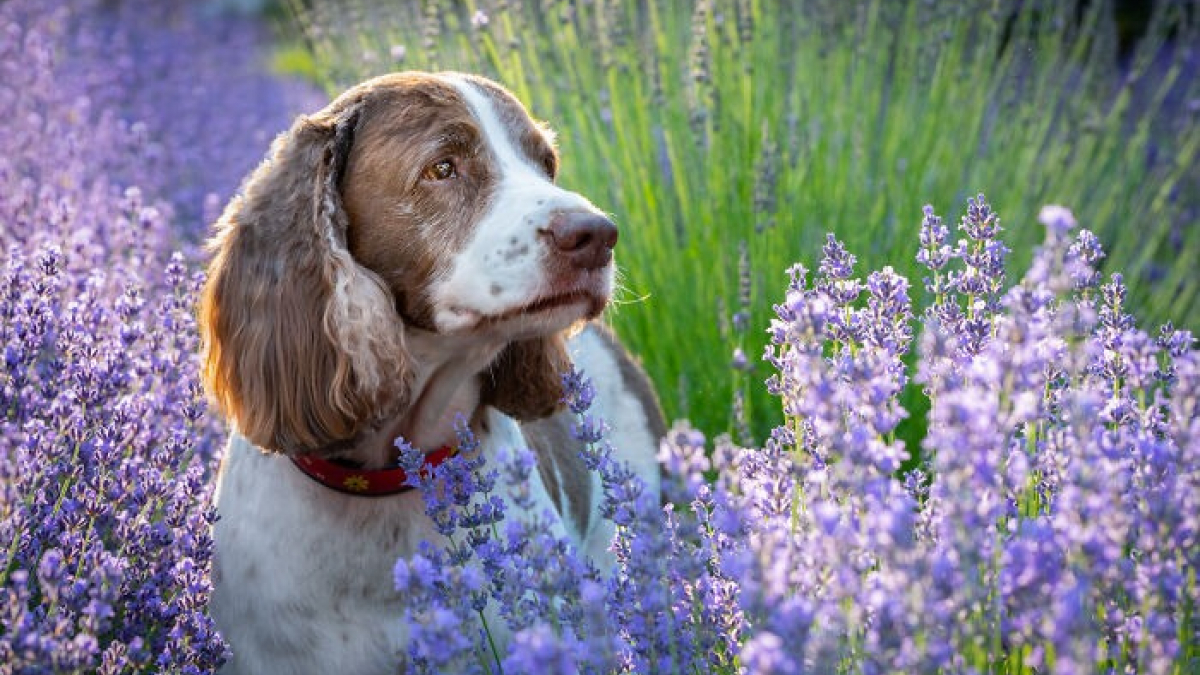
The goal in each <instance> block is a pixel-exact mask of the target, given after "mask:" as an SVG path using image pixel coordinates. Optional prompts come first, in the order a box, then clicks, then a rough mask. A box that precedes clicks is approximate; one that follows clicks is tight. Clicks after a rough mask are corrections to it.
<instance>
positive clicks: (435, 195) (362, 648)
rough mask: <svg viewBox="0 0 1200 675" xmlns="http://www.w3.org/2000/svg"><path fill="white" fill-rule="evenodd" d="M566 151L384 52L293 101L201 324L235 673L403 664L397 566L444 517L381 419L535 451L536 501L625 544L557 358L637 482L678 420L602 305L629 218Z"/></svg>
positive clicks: (506, 99) (421, 433)
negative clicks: (585, 179)
mask: <svg viewBox="0 0 1200 675" xmlns="http://www.w3.org/2000/svg"><path fill="white" fill-rule="evenodd" d="M558 166H559V156H558V153H557V150H556V148H555V144H554V137H553V135H552V133H551V132H550V130H549V129H548V128H547V127H546V126H544V125H542V124H541V123H539V122H536V121H534V120H533V119H532V118H531V117H530V115H529V113H528V112H527V111H526V109H525V108H524V107H523V106H522V104H521V103H520V102H518V101H517V99H516V98H515V97H514V96H513V95H512V94H511V93H509V92H508V91H507V90H505V89H504V88H503V87H501V86H500V85H498V84H496V83H494V82H492V81H489V80H487V79H484V78H480V77H476V76H471V75H466V74H460V73H438V74H430V73H416V72H406V73H395V74H391V75H385V76H382V77H378V78H375V79H372V80H369V81H367V82H364V83H362V84H360V85H358V86H355V87H353V88H351V89H350V90H348V91H346V92H345V93H344V94H342V95H341V96H339V97H338V98H337V99H336V100H334V101H333V102H332V103H330V104H329V105H328V106H327V107H325V108H324V109H323V110H321V111H319V112H317V113H316V114H313V115H310V116H301V117H299V118H298V119H297V120H296V121H295V123H294V124H293V125H292V127H291V128H290V130H288V131H286V132H285V133H283V134H281V135H280V136H279V137H278V138H277V139H276V140H275V141H274V143H273V144H272V146H271V149H270V151H269V153H268V156H267V158H266V159H265V160H264V161H263V162H262V164H260V165H259V167H258V168H257V169H256V170H254V171H253V172H252V173H251V174H250V176H249V177H248V178H247V180H246V182H245V183H244V184H243V186H242V189H241V191H240V194H239V195H238V196H236V197H234V198H233V199H232V200H231V202H230V203H229V204H228V206H227V207H226V209H225V211H224V213H223V215H222V216H221V218H220V219H219V220H218V222H217V224H216V227H215V230H216V232H215V235H214V237H213V238H212V240H211V242H210V251H211V254H212V259H211V263H210V265H209V268H208V276H207V279H206V282H205V286H204V288H203V291H202V293H201V301H200V324H201V335H202V344H203V353H202V361H203V364H202V367H203V378H204V383H205V386H206V389H207V390H208V392H209V393H210V396H211V398H212V399H213V400H214V401H215V404H216V406H217V407H218V409H219V410H220V412H222V413H223V414H224V415H225V416H226V418H227V419H228V420H229V421H230V423H231V427H232V433H231V434H230V438H229V442H228V446H227V448H226V452H225V456H224V459H223V461H222V464H221V468H220V470H219V474H218V476H217V485H216V488H215V493H214V494H215V497H214V499H215V504H216V508H217V513H218V520H217V522H216V523H215V524H214V527H213V537H214V541H215V555H214V563H213V593H212V597H211V612H212V616H213V618H214V620H215V621H216V624H217V627H218V629H219V630H220V631H221V633H222V635H223V636H224V637H225V638H226V640H227V641H228V643H229V645H230V649H231V653H232V656H231V658H230V660H229V662H228V663H227V664H226V665H225V667H224V670H223V672H224V673H226V674H227V675H240V674H253V675H267V674H273V673H281V674H282V673H288V674H291V673H296V674H299V673H319V674H321V675H327V674H328V673H355V674H370V673H395V672H396V671H397V669H398V668H400V670H401V671H403V665H402V656H403V654H404V651H405V647H406V643H407V635H406V630H405V627H404V626H403V625H402V624H403V621H402V615H403V608H404V598H403V597H402V596H401V594H400V593H399V592H397V591H396V590H395V589H394V587H393V585H392V581H391V580H392V569H393V566H394V564H395V562H396V560H397V559H398V558H400V557H407V556H411V555H412V554H413V553H414V552H415V551H416V550H417V547H418V545H419V543H420V542H421V541H422V540H428V541H433V542H436V541H438V540H442V539H443V538H442V537H441V535H439V534H438V533H437V532H436V531H435V530H434V528H433V524H432V523H431V522H430V520H429V518H428V517H427V516H426V515H425V513H424V510H423V501H422V497H421V495H420V494H419V493H418V492H416V491H413V490H411V489H406V488H405V487H404V485H403V471H402V470H399V469H397V468H395V463H396V462H397V458H398V454H397V453H398V451H397V445H396V443H395V440H396V439H397V438H403V439H404V440H405V441H407V442H408V443H410V444H412V445H413V446H415V447H417V448H420V449H421V450H423V451H425V452H426V453H427V454H426V463H427V464H435V463H436V462H438V461H441V459H442V458H444V457H445V456H447V455H449V454H453V453H454V452H455V451H454V447H455V443H456V430H455V424H456V420H467V421H468V424H469V426H470V429H471V430H472V432H473V433H474V435H475V436H476V438H477V439H478V440H479V445H478V448H477V449H476V450H475V452H479V453H482V454H483V455H484V456H485V457H486V458H487V459H488V460H491V461H492V462H493V463H492V466H495V465H496V464H495V462H496V461H498V460H497V456H498V454H499V453H500V452H501V451H504V450H514V449H517V448H529V449H531V450H533V451H534V452H535V454H536V457H537V469H538V470H537V471H536V472H533V475H532V477H531V485H530V490H531V492H532V494H533V497H534V502H535V504H534V508H535V510H536V512H537V513H539V514H540V513H542V511H543V510H544V509H546V508H549V509H552V512H553V513H555V514H557V515H558V518H559V520H558V522H557V523H556V524H555V526H556V527H557V528H558V529H557V533H558V534H560V535H562V536H566V537H568V538H570V539H571V540H572V541H574V543H575V544H576V545H577V546H578V549H579V550H580V551H582V552H583V553H584V554H585V555H587V556H588V557H589V558H590V559H591V560H592V561H593V562H594V563H595V564H596V565H597V566H598V567H599V568H601V569H602V570H603V569H606V568H611V566H612V565H613V561H612V558H611V555H612V554H611V552H610V551H609V546H610V543H611V539H612V536H613V525H612V523H611V522H608V521H606V520H604V519H602V518H600V517H599V515H598V512H597V510H598V506H599V503H600V498H601V490H600V486H599V483H598V479H597V478H596V477H595V476H594V475H592V474H591V473H590V472H588V471H587V470H586V469H585V467H584V466H583V464H582V460H581V458H580V456H579V454H578V451H579V449H580V444H579V442H578V441H575V440H573V439H572V438H571V433H570V424H571V422H572V421H573V417H572V415H571V413H570V412H568V411H565V410H564V409H563V404H562V397H563V391H562V383H561V378H560V375H561V373H563V372H564V371H566V370H568V369H569V368H570V367H571V366H572V364H573V365H574V366H576V367H578V368H579V369H581V370H583V371H584V372H585V373H586V374H587V375H588V376H589V377H590V378H591V379H592V381H593V384H594V387H595V389H596V398H595V403H594V404H593V407H592V412H594V413H596V414H598V415H599V416H601V417H603V418H604V419H605V420H606V421H607V422H608V424H609V426H610V428H611V429H612V433H611V435H610V440H611V443H612V446H613V448H614V452H615V455H616V457H617V459H619V460H621V461H624V462H626V463H628V464H629V466H630V467H631V468H632V469H633V470H634V471H635V472H636V473H637V474H638V475H640V476H641V477H642V479H643V480H645V482H646V484H647V486H648V489H650V490H655V491H657V490H658V489H659V469H658V466H657V464H656V460H655V454H656V453H655V450H656V446H657V442H658V439H659V438H661V437H662V435H663V434H664V433H665V431H666V429H665V426H664V424H663V417H662V413H661V411H660V409H659V405H658V402H657V400H656V399H655V396H654V393H653V389H652V388H651V385H650V383H649V381H648V379H647V378H646V375H645V374H644V372H643V371H642V369H641V368H640V366H639V365H638V363H637V362H635V360H634V359H632V358H631V357H630V356H629V355H628V354H627V353H626V351H625V350H624V349H623V348H622V347H621V346H620V344H619V343H618V342H617V340H616V339H615V338H614V337H613V335H612V333H611V332H610V331H609V330H608V329H606V328H605V327H604V326H603V325H602V324H600V323H599V322H598V321H597V319H598V318H599V317H600V315H601V313H602V311H603V310H604V308H605V306H606V304H607V303H608V301H609V299H610V297H611V295H612V292H613V287H614V273H615V272H614V263H613V247H614V245H615V244H616V241H617V236H618V230H617V228H616V226H615V225H614V224H613V222H612V221H611V220H610V219H609V218H608V217H607V216H606V215H605V214H604V213H603V212H602V211H600V210H599V209H597V208H596V207H595V206H593V205H592V204H591V203H590V202H589V201H588V200H587V199H585V198H584V197H583V196H581V195H579V194H576V193H575V192H571V191H568V190H565V189H563V188H561V187H559V186H558V185H556V184H555V176H556V174H557V172H558ZM397 474H399V475H400V478H399V480H397ZM501 492H503V491H502V490H501ZM508 514H509V516H508V517H515V518H520V517H522V513H521V510H520V509H519V508H518V507H517V506H516V505H514V504H512V503H509V504H508ZM398 664H400V665H399V666H398Z"/></svg>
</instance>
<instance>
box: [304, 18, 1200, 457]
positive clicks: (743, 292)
mask: <svg viewBox="0 0 1200 675" xmlns="http://www.w3.org/2000/svg"><path fill="white" fill-rule="evenodd" d="M292 2H293V3H294V4H293V10H294V11H295V13H296V14H297V15H298V17H299V18H300V25H301V27H302V28H303V30H304V33H305V36H306V42H307V44H308V46H309V48H310V49H311V50H312V53H313V57H314V59H315V62H316V64H317V67H318V68H319V70H320V71H321V72H322V73H323V74H324V77H325V84H326V85H327V86H328V87H329V88H330V89H331V91H332V90H340V89H341V88H342V87H344V86H345V85H347V84H350V83H352V82H355V81H358V80H361V79H363V78H365V77H367V76H371V75H376V74H380V73H383V72H388V71H392V70H399V69H408V68H417V69H430V70H441V69H455V70H465V71H471V72H477V73H480V74H484V75H487V76H490V77H493V78H495V79H497V80H498V81H500V82H502V83H503V84H505V85H506V86H508V87H509V88H511V89H512V90H513V91H514V92H515V93H516V95H517V96H518V97H519V98H521V100H523V101H524V102H525V103H526V104H527V105H528V106H529V108H530V109H531V110H532V111H533V113H534V114H535V115H536V116H539V117H541V118H544V119H547V120H549V121H550V122H551V123H552V126H553V127H554V128H555V129H556V130H557V131H558V134H559V139H560V147H561V149H562V151H563V156H564V164H563V173H562V177H561V182H562V183H563V184H564V185H565V186H567V187H569V188H571V189H576V190H578V191H580V192H582V193H584V194H586V195H587V196H588V197H589V198H590V199H591V200H592V201H593V202H595V203H596V204H597V205H599V206H601V208H605V209H608V210H610V211H611V212H612V213H613V214H614V216H615V219H616V221H617V223H618V224H619V225H620V226H621V244H620V245H619V247H618V262H619V263H620V266H621V269H622V277H621V279H622V282H623V286H624V290H623V292H622V293H621V294H620V296H619V297H618V298H617V301H618V304H617V306H616V307H615V309H614V311H612V312H611V320H612V322H613V324H614V325H615V326H616V328H617V330H618V331H619V332H620V334H621V335H622V337H623V338H624V339H625V341H626V343H627V344H628V345H630V347H631V348H632V349H633V350H634V351H635V352H637V353H638V354H640V355H641V356H642V358H643V359H644V361H645V365H646V367H647V369H648V370H649V372H650V373H651V375H652V376H653V377H654V379H655V380H656V381H657V383H658V387H659V392H660V395H661V396H662V398H663V401H664V404H665V407H666V409H667V413H668V415H669V416H670V417H680V416H685V417H690V418H691V419H693V420H694V421H695V422H696V423H697V425H698V426H699V427H700V428H705V429H709V430H718V429H723V428H728V429H730V430H736V429H737V428H738V427H739V426H743V425H740V424H739V420H737V419H736V417H737V416H736V415H734V414H733V413H732V410H733V408H734V407H735V406H732V405H731V402H732V401H733V400H734V390H735V389H739V390H742V391H743V393H742V395H743V396H745V397H746V405H745V406H744V408H745V409H746V410H747V412H746V420H745V421H746V422H747V423H748V424H747V425H746V426H749V427H750V428H751V429H752V430H753V431H754V433H755V435H757V436H759V437H761V436H762V434H763V433H764V432H765V430H766V429H767V427H768V425H769V424H771V423H773V422H775V421H776V420H775V419H774V418H773V417H772V415H776V414H777V410H778V405H777V403H776V402H774V401H769V400H767V399H768V395H767V394H766V393H765V392H764V391H763V390H762V387H760V386H757V385H758V382H759V381H761V380H762V379H763V378H764V377H765V375H766V368H765V366H764V364H762V363H760V358H759V357H760V355H761V354H762V348H763V345H764V343H765V334H764V333H763V332H762V329H763V328H765V326H766V323H767V320H768V318H769V316H770V315H771V304H772V303H773V302H778V301H779V300H780V299H781V298H780V297H779V295H778V291H777V289H779V288H782V286H783V284H784V281H785V278H786V277H785V276H784V270H785V269H786V268H787V267H788V266H789V265H790V264H791V263H793V262H794V261H797V260H800V261H803V262H805V263H806V264H808V265H809V266H810V267H811V266H812V265H813V264H815V260H816V259H817V257H818V252H819V250H820V246H821V244H822V242H823V241H824V236H825V233H826V232H827V231H833V232H835V233H837V235H838V237H839V238H840V239H841V240H842V241H844V242H845V243H846V245H847V246H848V247H849V248H850V249H851V250H854V251H856V252H858V253H859V254H860V256H861V258H862V260H861V262H860V264H861V265H863V266H865V267H866V268H868V269H875V268H878V267H879V266H881V265H882V264H884V263H885V262H887V263H892V264H895V262H896V261H908V262H907V265H906V266H903V267H902V268H901V269H898V270H897V271H898V272H900V273H901V274H904V275H906V276H909V277H910V279H911V281H912V282H913V286H914V287H915V288H920V279H921V276H922V275H921V273H920V272H919V271H918V270H917V267H916V264H915V262H914V261H913V256H914V254H915V253H916V249H917V243H916V234H917V229H918V225H919V223H920V220H921V207H922V205H924V204H927V203H938V204H951V203H958V204H963V203H964V202H965V201H966V198H967V197H968V196H970V195H973V194H975V193H976V192H978V191H981V190H982V191H986V192H987V194H988V195H989V197H990V199H991V201H992V203H993V204H994V205H995V207H996V209H997V210H998V211H1000V212H1002V213H1005V214H1007V216H1008V220H1006V222H1005V223H1004V226H1005V228H1006V230H1007V233H1006V235H1005V238H1006V240H1007V241H1008V242H1009V243H1010V245H1011V246H1012V247H1013V250H1014V254H1013V255H1012V256H1011V259H1010V265H1011V266H1012V268H1014V269H1024V268H1025V266H1026V265H1027V264H1028V263H1029V257H1030V252H1031V250H1032V247H1033V246H1034V244H1036V243H1037V242H1039V241H1040V240H1041V239H1042V236H1043V232H1042V228H1041V226H1040V225H1038V224H1037V223H1036V219H1035V216H1036V214H1037V212H1038V210H1039V209H1040V207H1041V206H1042V205H1043V204H1046V203H1061V204H1065V205H1067V206H1069V207H1071V208H1072V210H1074V212H1075V213H1076V215H1077V216H1078V218H1079V222H1080V223H1081V224H1082V225H1084V226H1085V227H1089V228H1091V229H1093V230H1094V231H1096V232H1097V233H1098V234H1099V235H1100V237H1101V239H1102V241H1103V242H1104V245H1105V247H1106V248H1107V249H1108V250H1109V251H1110V252H1111V257H1110V260H1109V263H1110V264H1111V265H1113V267H1114V269H1122V270H1124V271H1125V272H1126V274H1127V277H1126V278H1127V280H1128V282H1129V285H1130V287H1131V302H1132V303H1137V304H1136V305H1135V306H1137V307H1139V311H1140V313H1141V314H1142V316H1143V317H1144V318H1145V319H1146V320H1148V321H1149V322H1157V321H1162V320H1165V319H1167V318H1171V319H1173V320H1174V321H1175V323H1176V325H1179V326H1181V327H1183V328H1190V329H1195V328H1197V327H1198V325H1197V324H1198V321H1197V319H1198V318H1200V297H1198V296H1197V291H1198V289H1200V285H1198V283H1197V282H1198V278H1197V275H1196V274H1195V271H1194V269H1193V268H1192V267H1191V266H1190V264H1187V263H1188V262H1190V261H1192V260H1195V259H1196V258H1197V255H1198V254H1200V228H1196V227H1195V226H1194V225H1195V220H1196V217H1197V216H1196V214H1197V212H1198V210H1197V209H1198V202H1200V198H1198V196H1197V195H1198V193H1200V177H1198V175H1197V171H1196V169H1195V166H1196V159H1197V154H1198V153H1200V127H1198V126H1197V125H1196V124H1195V123H1194V117H1191V118H1189V117H1188V115H1189V114H1191V115H1193V116H1194V111H1193V112H1189V111H1188V110H1187V106H1188V105H1191V106H1192V107H1194V106H1195V101H1196V100H1198V97H1200V77H1196V76H1195V74H1194V73H1188V72H1187V71H1186V70H1185V68H1184V62H1185V49H1188V48H1191V49H1195V48H1194V47H1189V45H1196V44H1200V40H1197V27H1196V26H1195V25H1194V22H1195V21H1196V19H1197V18H1198V17H1200V11H1197V9H1198V8H1197V6H1196V3H1195V2H1194V1H1193V0H1189V1H1188V2H1182V3H1157V4H1158V5H1159V6H1160V9H1161V12H1160V13H1159V14H1158V15H1155V16H1153V17H1151V21H1150V25H1149V27H1148V29H1147V32H1146V34H1145V35H1144V36H1143V37H1142V38H1141V40H1140V42H1139V43H1138V45H1137V49H1136V51H1135V52H1134V53H1133V54H1132V55H1131V56H1129V57H1128V58H1127V59H1126V62H1125V63H1123V64H1122V65H1121V66H1118V58H1117V39H1116V29H1115V27H1114V25H1113V21H1112V13H1111V11H1110V9H1111V8H1110V7H1109V6H1108V3H1106V2H1091V3H1089V6H1088V8H1087V9H1085V10H1078V11H1076V10H1075V9H1074V8H1071V7H1069V5H1071V4H1073V3H1062V2H1055V1H1053V0H1041V1H1032V2H1023V3H1006V2H1000V1H999V0H973V1H970V2H958V1H949V0H948V1H945V2H939V1H937V0H929V1H912V2H903V3H902V2H894V1H888V0H864V1H863V2H856V3H847V2H841V1H840V0H792V1H791V2H781V1H773V0H737V1H736V2H732V1H713V0H644V1H642V2H623V1H621V0H593V1H592V2H570V1H568V0H495V1H494V2H480V1H479V0H465V1H464V2H462V3H453V5H451V4H450V3H441V2H436V1H435V0H429V1H428V2H425V3H423V4H419V3H415V2H409V3H400V4H396V3H392V2H371V1H369V0H368V1H362V0H359V1H355V2H349V3H339V4H338V5H336V6H331V5H328V4H325V3H314V6H312V7H309V6H305V5H304V4H303V2H302V0H292ZM1018 5H1019V7H1018ZM1194 57H1195V54H1192V58H1194ZM739 258H741V259H742V260H743V263H742V264H741V265H740V266H739ZM1177 260H1182V261H1185V264H1174V263H1175V261H1177ZM739 267H741V270H740V271H739ZM743 303H746V304H747V306H746V307H742V304H743ZM738 311H746V312H748V313H749V322H748V326H749V329H748V330H746V331H745V332H739V331H738V330H736V329H735V327H734V326H733V322H732V321H731V316H732V315H733V314H734V313H735V312H738ZM739 346H740V347H742V348H743V349H744V352H745V354H746V355H747V356H748V360H749V364H750V368H751V369H750V370H749V371H731V370H730V363H731V360H732V354H733V351H734V349H735V348H736V347H739ZM750 385H753V386H750ZM910 398H919V393H913V394H912V395H911V396H910ZM906 403H909V401H906ZM920 416H921V415H920V411H915V413H914V417H918V418H919V417H920ZM905 435H908V434H905ZM912 436H913V437H914V438H920V433H919V432H917V431H916V430H914V431H913V432H912Z"/></svg>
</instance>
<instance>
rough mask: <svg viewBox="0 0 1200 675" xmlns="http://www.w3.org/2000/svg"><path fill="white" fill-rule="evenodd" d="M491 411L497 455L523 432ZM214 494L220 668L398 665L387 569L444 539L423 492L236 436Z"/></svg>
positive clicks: (543, 506)
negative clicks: (347, 482) (327, 469)
mask: <svg viewBox="0 0 1200 675" xmlns="http://www.w3.org/2000/svg"><path fill="white" fill-rule="evenodd" d="M488 422H489V429H490V433H489V434H488V435H487V436H486V437H485V438H484V439H482V447H481V452H482V453H483V455H484V456H485V457H486V458H487V460H488V465H489V466H496V464H495V463H496V462H498V461H499V460H498V458H497V456H498V455H499V454H500V451H501V450H509V451H511V449H513V448H517V447H522V442H523V439H522V437H521V435H520V429H519V428H518V427H517V425H516V423H515V422H513V421H512V420H511V419H508V418H507V417H504V416H503V415H498V414H492V415H490V417H489V420H488ZM530 487H531V492H532V495H533V497H534V503H535V508H536V509H538V510H539V511H542V510H550V509H553V505H552V503H551V501H550V498H549V496H548V494H547V493H546V489H545V487H544V485H543V484H542V482H541V480H540V479H539V478H538V476H537V473H536V472H534V473H533V475H532V476H531V485H530ZM497 492H498V493H499V495H500V496H501V498H502V499H504V500H505V502H506V504H507V513H508V517H510V518H511V517H518V518H519V517H522V514H521V513H520V512H519V511H518V510H517V507H516V506H515V505H513V504H512V503H511V502H510V501H509V500H508V498H507V495H506V494H505V492H506V491H505V490H504V489H503V487H502V486H497ZM216 502H217V509H218V512H219V515H220V519H219V520H218V522H217V524H216V526H215V527H214V538H215V540H216V550H217V553H216V561H215V565H214V581H215V584H214V586H215V588H214V592H213V598H212V612H213V615H214V617H215V618H216V620H217V623H218V626H219V628H220V629H221V630H222V632H223V634H225V635H226V636H227V639H229V641H230V643H231V645H230V646H231V648H232V649H233V652H234V654H233V658H232V660H231V661H230V663H228V664H227V665H226V667H225V669H224V670H223V671H222V672H223V673H226V674H241V673H254V674H256V675H267V674H271V673H281V674H283V673H296V674H300V673H314V674H316V673H321V674H325V673H334V672H345V673H362V674H370V673H395V672H396V669H397V664H398V663H399V661H400V656H401V654H402V653H403V649H404V645H405V644H406V643H407V633H406V630H405V627H404V625H403V616H404V598H403V597H401V595H400V594H399V593H397V592H396V591H395V589H394V588H393V586H392V583H391V582H392V578H393V576H392V570H393V568H394V566H395V562H396V560H397V559H398V558H400V557H406V558H407V557H410V556H411V555H412V554H413V553H415V552H416V551H417V549H418V545H419V543H420V542H421V541H422V540H426V541H430V542H435V543H436V542H439V541H445V539H444V537H442V535H440V534H439V533H438V532H437V531H436V530H435V529H434V527H433V524H432V522H431V521H430V520H429V518H428V517H426V516H425V513H424V503H423V500H422V497H421V495H420V494H419V493H418V492H416V491H411V492H405V493H402V494H399V495H394V496H389V497H357V496H352V495H345V494H341V493H338V492H335V491H333V490H330V489H329V488H326V487H324V486H322V485H320V484H318V483H316V482H315V481H313V480H312V479H310V478H309V477H307V476H305V475H303V474H302V473H300V471H298V470H297V469H296V468H295V467H294V466H293V465H292V464H291V462H290V460H288V459H287V458H285V457H282V456H279V455H268V454H264V453H262V452H261V451H259V450H258V449H257V448H255V447H253V446H252V445H250V444H249V442H247V441H246V440H245V439H243V438H241V437H240V436H234V437H233V438H232V439H231V441H230V445H229V448H228V454H227V457H226V460H225V464H224V466H223V468H222V473H221V477H220V480H219V482H218V486H217V493H216ZM556 530H557V531H556V532H555V534H556V535H557V536H565V531H564V530H563V528H562V526H561V524H559V525H558V527H557V528H556Z"/></svg>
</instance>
